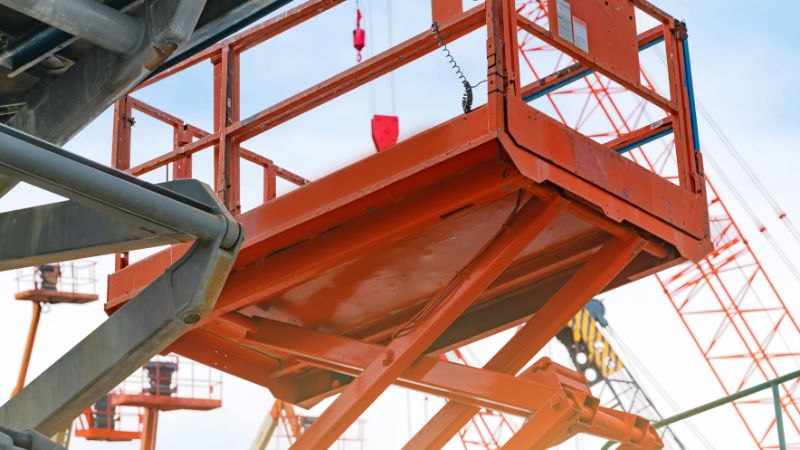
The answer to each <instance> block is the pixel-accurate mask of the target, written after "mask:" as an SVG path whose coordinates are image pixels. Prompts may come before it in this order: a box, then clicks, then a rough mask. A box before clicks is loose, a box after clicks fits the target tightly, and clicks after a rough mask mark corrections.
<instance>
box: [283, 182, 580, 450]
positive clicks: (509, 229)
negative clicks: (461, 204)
mask: <svg viewBox="0 0 800 450" xmlns="http://www.w3.org/2000/svg"><path fill="white" fill-rule="evenodd" d="M565 203H566V202H565V201H564V200H563V198H561V197H554V198H552V199H550V200H548V201H547V202H545V203H542V202H539V201H536V200H528V202H526V203H525V205H523V206H521V207H520V209H519V210H518V211H515V212H514V213H513V214H512V216H511V217H509V220H508V222H507V223H506V224H505V225H504V226H503V228H502V229H501V230H500V231H499V232H498V234H497V235H496V236H495V237H494V238H493V239H492V240H491V241H490V242H489V243H488V244H487V246H486V247H484V249H483V250H481V252H480V253H479V254H478V255H476V256H475V257H474V258H473V260H472V261H470V263H469V264H468V265H467V266H466V267H464V268H463V269H462V270H461V271H459V273H458V274H457V275H456V277H455V278H453V280H451V282H450V284H448V285H447V286H446V287H445V288H444V289H443V290H442V291H440V293H439V294H438V295H437V296H436V297H434V298H433V299H432V300H431V301H430V302H429V303H428V305H426V308H424V309H423V310H422V311H421V313H420V314H418V316H417V318H416V320H415V321H412V322H409V326H408V327H406V328H404V329H401V330H400V332H399V333H397V334H396V335H395V337H394V340H392V342H391V343H390V344H389V345H388V346H387V347H386V351H385V352H384V353H383V355H382V356H381V357H379V358H376V359H375V360H374V361H373V362H371V363H370V365H369V366H367V367H366V368H365V369H364V371H363V372H362V373H361V374H360V375H359V376H358V377H357V378H356V379H355V381H353V383H351V384H350V385H349V386H348V388H347V389H345V391H344V392H343V393H342V394H341V395H340V396H339V397H338V398H337V399H336V400H335V401H334V402H333V403H332V404H331V405H330V406H329V407H328V408H327V409H326V410H325V412H324V413H322V415H321V416H320V417H319V419H317V421H316V422H315V423H314V425H312V426H311V428H309V429H308V430H307V431H306V432H305V433H304V434H303V435H302V436H301V437H300V439H299V440H298V441H297V444H296V445H295V446H296V448H298V449H303V448H307V449H313V448H327V447H329V446H330V445H332V444H333V443H334V442H335V441H336V438H337V437H338V436H339V435H341V434H342V433H344V431H345V430H347V428H348V427H349V426H350V425H351V424H352V423H353V421H355V420H356V419H357V418H358V417H359V416H360V415H361V414H362V413H363V412H364V411H365V410H366V409H367V407H369V405H370V404H371V403H372V402H373V401H374V400H375V399H376V398H377V397H378V395H380V394H381V392H383V391H384V390H385V389H386V388H387V387H389V385H391V384H392V382H393V381H394V380H395V379H396V378H397V377H398V376H400V374H402V373H403V371H405V370H406V369H407V368H408V366H410V365H411V364H412V363H413V362H414V360H415V359H417V358H418V357H419V356H420V355H421V354H422V352H424V351H425V349H427V348H428V346H430V345H431V344H432V343H433V341H434V340H435V339H436V337H438V336H439V335H440V334H441V333H442V332H443V331H444V330H445V329H446V328H447V326H448V325H449V324H450V323H452V322H453V321H454V320H455V319H456V318H457V317H458V316H459V315H460V314H461V313H462V312H463V311H464V310H465V309H467V307H468V306H469V305H470V304H471V303H472V302H473V301H474V300H475V299H476V298H477V297H478V295H480V294H481V292H483V291H484V290H485V289H486V288H487V287H488V286H489V284H490V283H491V282H492V281H493V280H494V279H495V278H497V276H498V275H500V273H501V272H502V271H503V270H504V269H505V268H507V267H508V266H509V265H510V264H511V262H512V261H513V260H514V258H515V257H516V256H517V254H518V253H519V252H520V251H522V249H523V248H525V246H527V245H528V244H529V243H530V242H531V241H532V240H533V239H534V238H535V237H536V236H537V235H538V234H539V233H541V232H542V231H543V230H544V229H545V228H546V227H547V226H548V225H549V224H550V223H551V222H552V221H553V219H554V218H555V217H556V216H557V215H558V213H559V212H560V211H561V210H562V209H563V207H564V205H565Z"/></svg>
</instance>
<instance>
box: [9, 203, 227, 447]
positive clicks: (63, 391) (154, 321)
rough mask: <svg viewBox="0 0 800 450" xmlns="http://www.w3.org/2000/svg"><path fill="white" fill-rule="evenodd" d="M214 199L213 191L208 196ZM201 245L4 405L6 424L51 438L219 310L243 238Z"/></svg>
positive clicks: (202, 243) (220, 239)
mask: <svg viewBox="0 0 800 450" xmlns="http://www.w3.org/2000/svg"><path fill="white" fill-rule="evenodd" d="M208 193H209V195H210V196H212V197H213V192H211V191H210V190H209V191H208ZM221 241H222V236H219V238H218V239H216V240H213V241H207V240H201V241H196V242H195V243H194V244H193V246H192V247H191V248H190V249H189V251H188V252H187V253H186V254H185V255H184V257H183V258H181V259H180V260H179V261H178V262H176V263H175V264H173V266H171V267H170V268H169V269H168V270H167V271H166V272H165V273H164V274H163V275H162V276H161V277H159V278H158V279H157V280H156V281H154V282H153V283H152V284H150V285H149V286H148V287H147V288H145V289H144V290H143V291H142V292H141V293H139V294H138V295H137V296H136V297H135V298H133V299H132V300H131V301H129V302H128V303H126V304H125V306H123V307H122V308H120V309H119V310H118V311H117V312H115V313H114V314H113V315H112V316H111V317H109V318H108V320H106V321H105V322H103V323H102V324H101V325H100V326H99V327H98V328H97V329H95V330H94V331H93V332H92V333H91V334H89V336H87V337H86V338H85V339H84V340H82V341H81V342H80V343H79V344H78V345H76V346H75V347H73V348H72V349H71V350H70V351H69V352H67V354H66V355H64V356H63V357H61V358H60V359H59V360H58V361H56V362H55V363H54V364H53V365H52V366H50V368H48V369H47V370H45V371H44V372H43V373H42V374H41V375H39V376H38V377H37V378H36V379H34V380H33V381H32V382H31V383H30V384H29V385H28V386H26V387H25V389H23V390H22V391H21V392H20V393H19V394H18V395H17V396H16V397H13V398H12V399H11V400H9V401H8V402H7V403H6V404H4V405H3V406H2V407H0V424H2V425H4V426H7V427H10V428H14V429H35V430H36V431H38V432H40V433H42V434H45V435H52V434H54V433H56V432H57V431H58V430H60V429H63V428H64V427H65V426H66V425H67V424H69V423H70V422H71V421H72V420H73V419H74V418H75V417H77V416H78V415H79V414H80V413H81V412H82V411H83V410H85V408H87V407H88V406H90V405H91V404H92V403H94V402H95V401H97V399H98V398H100V397H101V396H103V395H105V394H107V393H108V392H110V391H111V390H112V389H113V388H114V387H116V386H117V385H118V384H119V383H120V382H122V381H123V380H124V379H125V378H126V377H127V376H128V375H130V374H131V373H132V372H133V371H134V370H136V369H137V368H139V367H141V366H142V365H143V364H144V363H145V362H147V361H148V360H149V359H150V358H151V357H152V356H153V355H155V354H157V353H159V352H160V351H162V350H164V349H165V348H166V347H167V346H169V344H171V343H172V342H173V341H175V340H176V339H177V338H179V337H180V336H181V335H182V334H183V333H185V332H186V331H188V330H189V329H190V328H191V327H192V325H194V324H195V323H197V322H198V321H199V320H200V319H201V318H202V317H203V316H205V315H206V314H208V313H209V312H210V311H211V309H213V307H214V304H215V303H216V300H217V297H218V296H219V293H220V291H221V290H222V286H223V285H224V283H225V279H226V278H227V276H228V273H229V272H230V269H231V267H232V265H233V261H234V260H235V258H236V254H237V253H238V249H239V245H240V243H241V240H239V241H238V242H237V245H236V246H235V247H234V248H232V249H230V250H224V249H222V248H220V245H221Z"/></svg>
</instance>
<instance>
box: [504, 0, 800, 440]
mask: <svg viewBox="0 0 800 450" xmlns="http://www.w3.org/2000/svg"><path fill="white" fill-rule="evenodd" d="M517 5H518V10H519V11H520V12H521V13H522V14H524V15H526V16H527V17H529V18H530V20H532V21H534V22H535V23H539V24H542V25H545V26H546V25H547V21H548V14H547V7H548V5H549V3H548V2H547V1H542V0H526V1H518V2H517ZM674 26H675V27H676V28H678V29H682V28H683V24H682V23H679V22H676V23H675V24H674ZM683 42H684V46H687V47H688V44H686V42H687V40H684V41H683ZM639 47H640V49H645V48H647V47H655V49H656V50H657V51H659V52H661V54H664V52H665V48H664V45H663V44H661V41H660V40H658V39H653V36H652V34H650V33H647V32H641V33H640V34H639ZM520 50H521V53H520V54H521V58H522V60H523V61H524V63H525V65H526V66H527V67H528V69H529V70H530V74H531V75H532V76H533V78H534V79H539V80H540V83H541V84H543V85H546V86H547V89H544V90H541V89H540V90H538V91H537V92H535V93H530V94H528V95H527V98H526V100H528V101H529V102H532V103H533V104H535V105H537V107H538V105H543V107H544V109H545V110H546V111H547V112H548V113H549V115H551V116H552V117H554V118H556V119H558V120H559V121H561V122H562V123H564V124H566V125H567V126H569V127H571V128H573V129H576V130H579V131H583V132H585V133H587V134H591V135H592V136H593V137H594V138H595V139H596V140H598V141H601V142H612V143H615V142H617V143H619V142H622V140H624V139H625V138H623V136H629V134H630V133H631V132H633V131H634V130H637V129H641V128H642V126H646V125H649V127H650V128H652V129H656V130H657V129H660V128H662V127H664V126H665V122H664V121H663V120H653V114H652V112H653V111H652V108H650V107H649V106H648V105H646V102H643V101H640V100H639V99H638V98H635V97H634V96H632V95H631V93H630V92H629V91H628V90H627V89H625V88H624V87H622V86H620V85H619V84H618V83H616V82H614V81H612V80H609V79H608V78H607V77H604V76H603V75H600V74H598V73H595V72H592V71H591V70H587V69H586V68H584V67H582V66H580V65H579V64H576V61H575V60H574V59H570V58H559V59H554V58H553V57H552V56H551V54H552V53H553V52H552V50H553V48H552V47H551V46H550V45H547V44H544V43H543V42H541V41H538V40H537V39H534V38H533V37H532V36H531V35H529V34H525V33H522V34H521V36H520ZM667 51H670V50H668V49H667ZM685 51H686V53H687V55H688V48H685ZM554 67H555V70H556V71H558V70H561V71H562V73H574V75H575V76H574V78H573V81H574V82H569V83H560V84H548V83H550V80H549V79H548V78H547V77H545V78H541V77H540V76H539V74H540V73H551V72H552V71H553V69H554ZM657 69H658V67H653V66H651V67H647V66H646V65H644V64H643V65H642V69H641V79H642V83H643V84H644V85H645V86H648V87H649V88H651V89H653V90H655V91H661V87H660V86H658V77H657V76H654V75H653V72H655V71H657ZM687 81H689V82H690V80H687ZM534 84H537V83H534ZM672 88H673V87H672V86H670V89H672ZM690 95H692V94H690ZM655 117H656V118H657V117H658V115H655ZM694 129H695V139H697V133H696V131H697V129H696V124H695V126H694ZM653 136H654V137H655V139H650V140H647V141H640V142H637V143H636V145H635V146H623V147H622V149H624V150H625V151H626V152H625V155H626V156H628V157H629V158H631V159H632V160H634V161H636V162H638V163H639V164H641V165H643V166H645V167H647V168H650V169H651V170H653V171H655V172H657V173H660V174H662V175H663V176H665V177H668V178H669V177H673V175H674V174H675V172H674V170H675V168H676V166H677V164H676V161H675V158H674V155H675V153H674V140H673V138H672V136H671V134H670V133H668V132H664V133H657V134H654V135H653ZM697 148H699V141H698V142H697ZM704 182H705V184H706V190H707V192H708V208H709V214H710V222H711V232H712V239H713V242H714V246H715V250H714V251H713V252H712V253H711V254H709V255H708V256H707V257H705V258H703V259H702V260H701V261H699V262H697V263H687V264H684V265H681V266H679V267H676V268H673V269H670V270H668V271H665V272H661V273H659V274H658V275H656V278H657V280H658V282H659V284H660V285H661V287H662V289H663V291H664V293H665V294H666V296H667V297H668V299H669V300H670V303H671V304H672V305H673V306H674V308H675V311H676V312H677V313H678V315H679V316H680V319H681V321H682V322H683V324H684V325H685V326H686V329H687V331H688V332H689V334H690V335H691V337H692V339H693V341H694V342H695V344H696V345H697V347H698V349H699V350H700V351H701V352H702V355H703V357H704V358H705V360H706V361H707V363H708V366H709V368H710V369H711V371H712V373H713V375H714V377H715V379H716V380H717V381H718V383H719V384H720V386H721V387H722V389H723V391H724V392H725V394H726V395H727V394H731V393H734V392H737V391H739V390H741V389H742V388H745V387H747V386H750V385H753V384H756V383H759V382H762V381H766V380H769V379H772V378H775V377H777V376H779V375H782V374H785V373H788V372H790V371H791V370H793V369H794V368H796V366H797V359H796V358H797V356H799V354H800V327H798V323H797V321H796V320H795V318H794V317H793V316H792V314H791V312H790V309H789V307H787V305H786V302H785V301H784V297H783V296H782V294H781V293H780V292H779V290H778V289H777V288H776V286H775V284H774V283H773V282H772V280H771V278H770V276H769V275H768V273H767V271H766V270H765V268H764V266H763V265H762V264H761V261H760V260H759V258H758V257H757V256H756V253H755V252H754V251H753V248H752V247H751V245H750V243H749V242H748V240H747V238H746V237H745V236H744V235H743V234H742V230H741V228H740V227H739V225H738V224H737V222H736V220H735V219H734V217H733V216H732V215H731V213H730V210H729V209H728V207H727V205H726V203H725V202H724V201H723V199H722V198H721V197H720V195H719V192H718V191H717V189H716V187H715V185H714V184H713V183H712V182H711V180H710V179H709V177H708V174H705V175H704ZM781 219H783V217H781ZM760 228H761V229H760V231H761V232H762V233H763V232H764V231H765V228H764V227H763V226H762V227H760ZM796 389H797V382H795V383H789V384H787V385H785V386H784V387H783V388H782V391H781V402H782V405H783V411H784V414H785V417H786V420H785V422H786V427H787V431H789V430H794V432H795V436H797V435H798V434H800V409H799V408H798V403H799V402H800V399H798V396H797V393H796ZM734 407H735V409H736V413H737V414H738V416H739V417H740V418H741V420H742V422H743V423H744V426H745V427H746V429H747V432H748V434H749V435H750V437H751V438H752V439H753V442H755V444H756V445H757V446H758V448H762V449H765V448H776V445H777V444H776V442H777V440H776V433H775V428H774V427H775V420H774V418H773V417H774V415H773V414H772V400H771V398H770V399H755V400H752V399H751V400H743V401H738V402H736V403H734Z"/></svg>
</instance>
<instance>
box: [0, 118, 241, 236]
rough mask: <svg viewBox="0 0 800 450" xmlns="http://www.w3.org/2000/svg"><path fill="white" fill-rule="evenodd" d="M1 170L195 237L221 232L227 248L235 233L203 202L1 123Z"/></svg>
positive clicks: (233, 225) (234, 227) (78, 199)
mask: <svg viewBox="0 0 800 450" xmlns="http://www.w3.org/2000/svg"><path fill="white" fill-rule="evenodd" d="M0 173H4V174H5V175H12V176H13V177H14V178H16V179H17V180H19V181H25V182H27V183H30V184H32V185H34V186H37V187H40V188H42V189H46V190H48V191H51V192H54V193H56V194H59V195H62V196H64V197H67V198H69V199H71V200H75V201H76V202H79V203H82V204H84V205H87V206H90V207H93V208H96V209H99V210H102V211H106V212H109V213H112V214H116V215H121V216H127V219H129V220H130V219H133V220H143V219H146V220H145V221H146V222H149V223H152V224H155V225H157V226H159V227H162V228H167V229H171V230H173V232H182V233H187V234H189V235H191V236H193V237H196V238H198V239H212V238H214V237H215V236H217V235H219V234H222V235H223V236H224V237H225V239H224V240H223V245H226V246H228V247H230V246H232V245H233V244H234V243H235V242H236V238H237V237H238V234H239V227H238V225H237V224H236V222H235V221H233V220H226V219H225V218H224V217H222V216H220V215H218V214H212V213H210V212H209V211H207V210H206V211H204V210H203V209H208V206H206V205H202V204H197V202H194V201H192V200H191V199H190V198H187V197H185V196H181V195H177V194H175V193H173V192H170V191H168V190H166V189H159V188H158V187H157V186H153V185H149V184H148V183H144V182H143V181H141V180H139V179H137V178H135V177H132V176H130V175H128V174H126V173H124V172H120V171H118V170H115V169H111V168H108V167H105V166H102V165H100V164H97V163H95V162H93V161H90V160H87V159H85V158H81V157H79V156H77V155H74V154H71V153H69V152H67V151H64V150H62V149H60V148H58V147H56V146H54V145H52V144H49V143H47V142H45V141H42V140H40V139H37V138H35V137H33V136H29V135H26V134H25V133H22V132H20V131H17V130H14V129H12V128H9V127H7V126H5V125H0ZM1 245H2V243H0V246H1Z"/></svg>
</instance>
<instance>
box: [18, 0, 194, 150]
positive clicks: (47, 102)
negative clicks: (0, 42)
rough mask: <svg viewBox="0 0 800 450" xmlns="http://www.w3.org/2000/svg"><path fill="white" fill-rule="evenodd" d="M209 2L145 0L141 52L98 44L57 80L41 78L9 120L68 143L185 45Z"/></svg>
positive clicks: (59, 142) (141, 12) (140, 17)
mask: <svg viewBox="0 0 800 450" xmlns="http://www.w3.org/2000/svg"><path fill="white" fill-rule="evenodd" d="M31 3H35V2H31ZM205 3H206V2H205V0H153V1H151V2H147V3H145V4H144V6H143V7H142V8H140V9H139V10H137V11H136V13H137V17H136V18H137V19H138V20H140V21H141V23H142V24H143V25H144V29H145V34H144V39H143V40H142V43H141V45H140V46H139V48H138V50H136V51H135V52H134V53H132V54H130V55H121V54H118V53H115V52H112V51H109V50H105V49H103V48H95V49H94V50H92V51H90V52H89V53H88V54H87V55H85V56H84V57H83V58H81V59H80V60H79V61H78V62H77V63H76V64H75V65H74V66H73V67H71V68H70V69H69V70H68V71H66V72H65V73H64V74H62V75H61V76H59V77H58V78H56V79H55V80H53V81H49V82H48V81H42V82H41V84H40V85H38V86H37V87H36V88H34V89H31V90H30V94H29V95H28V96H26V97H24V98H22V99H21V100H22V101H24V102H25V105H26V106H25V108H24V109H23V110H21V111H19V112H18V113H16V114H15V115H14V117H12V118H11V119H10V120H9V121H8V124H9V125H11V126H12V127H14V128H17V129H19V130H23V131H25V132H27V133H30V134H32V135H34V136H37V137H40V138H43V139H45V140H47V141H49V142H52V143H54V144H57V145H62V144H64V143H65V142H66V141H67V140H69V138H71V137H72V136H73V135H74V134H75V133H77V132H78V131H80V130H81V129H82V128H83V127H84V126H86V124H88V123H89V122H90V121H91V120H92V119H94V118H95V117H97V116H98V115H100V113H102V112H103V111H104V110H105V109H106V108H108V106H109V105H110V104H112V103H113V102H114V101H115V100H116V99H117V98H119V96H120V95H122V94H123V93H125V92H127V91H129V90H131V89H132V88H133V87H134V86H136V84H138V83H139V82H140V81H141V80H143V79H144V78H145V77H146V76H147V75H149V74H150V73H151V72H152V71H153V70H154V69H155V68H156V67H158V66H160V65H161V64H162V63H163V62H164V61H166V60H167V58H169V57H170V55H172V53H173V52H175V51H176V50H177V49H178V48H179V47H180V46H181V45H183V44H184V43H185V42H186V41H187V40H188V39H189V37H190V36H191V35H192V32H193V31H194V28H195V26H196V25H197V20H198V18H199V17H200V14H201V12H202V11H203V8H204V6H205ZM126 17H127V16H126Z"/></svg>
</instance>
